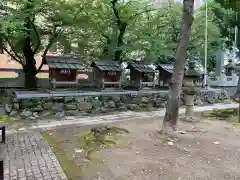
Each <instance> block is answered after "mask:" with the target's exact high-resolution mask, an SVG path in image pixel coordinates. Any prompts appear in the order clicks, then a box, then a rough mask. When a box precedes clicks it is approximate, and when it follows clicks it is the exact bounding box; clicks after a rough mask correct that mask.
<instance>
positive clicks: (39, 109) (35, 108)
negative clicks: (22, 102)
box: [31, 105, 44, 112]
mask: <svg viewBox="0 0 240 180" xmlns="http://www.w3.org/2000/svg"><path fill="white" fill-rule="evenodd" d="M31 110H32V111H33V112H42V111H43V110H44V109H43V108H42V106H41V105H37V106H36V107H34V108H32V109H31Z"/></svg>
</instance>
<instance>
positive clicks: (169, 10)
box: [0, 0, 222, 76]
mask: <svg viewBox="0 0 240 180" xmlns="http://www.w3.org/2000/svg"><path fill="white" fill-rule="evenodd" d="M169 2H170V3H169V5H168V6H164V7H160V6H157V5H156V4H154V3H149V1H148V0H142V1H141V3H139V1H136V0H130V1H120V0H111V1H110V0H102V1H99V0H94V1H90V0H82V1H77V0H68V1H67V0H60V1H59V0H51V1H45V0H24V1H19V0H5V1H1V2H0V7H1V9H2V11H1V12H0V13H1V17H2V18H1V19H0V33H1V39H0V45H1V46H2V47H3V49H4V51H5V52H6V53H8V54H9V55H10V56H11V57H12V59H13V60H15V61H17V62H19V63H20V64H21V65H22V66H23V69H25V71H26V72H28V73H29V74H31V75H32V76H35V75H36V74H37V73H38V72H39V70H40V69H41V66H40V67H37V68H35V64H36V61H35V57H36V55H39V54H40V55H42V61H43V62H44V60H45V59H44V58H45V55H46V54H47V53H48V52H49V51H58V52H60V53H62V54H74V55H76V56H79V57H80V58H81V60H83V61H84V62H85V63H86V64H89V62H90V61H91V60H93V59H113V60H116V61H120V62H123V61H132V60H136V59H137V60H144V61H147V62H148V63H169V62H173V61H174V54H175V51H176V47H177V43H178V41H179V32H180V22H181V14H182V4H181V3H173V2H171V1H169ZM209 11H210V12H209V17H208V24H209V27H208V34H209V35H208V47H209V48H208V49H209V53H208V56H209V58H210V59H212V60H211V61H209V68H210V69H212V68H213V66H214V59H215V54H216V51H217V50H218V49H220V46H221V40H220V37H221V33H222V29H221V27H220V24H221V23H220V22H217V21H216V20H215V19H219V18H218V17H216V13H215V12H214V10H213V9H210V10H209ZM204 16H205V12H204V8H199V9H197V10H196V11H195V12H194V17H195V21H194V24H193V28H192V33H191V38H190V45H189V47H188V56H189V57H197V58H198V59H199V60H200V61H201V60H203V59H204V27H205V22H204ZM214 20H215V21H214Z"/></svg>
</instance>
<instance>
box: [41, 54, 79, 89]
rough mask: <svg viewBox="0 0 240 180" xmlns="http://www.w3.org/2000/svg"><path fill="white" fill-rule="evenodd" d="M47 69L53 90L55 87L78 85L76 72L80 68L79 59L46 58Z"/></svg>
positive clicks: (67, 57) (65, 57) (68, 57)
mask: <svg viewBox="0 0 240 180" xmlns="http://www.w3.org/2000/svg"><path fill="white" fill-rule="evenodd" d="M45 64H47V65H48V67H49V80H50V84H51V85H52V87H53V89H55V88H56V86H61V87H68V86H76V85H77V84H78V80H77V71H78V70H79V69H80V68H81V66H80V64H79V59H77V58H74V57H70V56H46V62H45Z"/></svg>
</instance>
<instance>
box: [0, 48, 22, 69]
mask: <svg viewBox="0 0 240 180" xmlns="http://www.w3.org/2000/svg"><path fill="white" fill-rule="evenodd" d="M2 48H3V50H4V51H5V52H6V53H7V54H8V55H9V56H11V58H12V59H14V60H15V61H17V62H18V63H19V64H21V65H22V67H24V66H25V65H24V64H23V62H22V61H21V60H20V59H17V57H16V56H15V55H14V54H12V53H11V52H10V51H9V50H8V49H7V48H5V47H4V46H3V47H2Z"/></svg>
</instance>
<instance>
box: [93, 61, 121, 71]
mask: <svg viewBox="0 0 240 180" xmlns="http://www.w3.org/2000/svg"><path fill="white" fill-rule="evenodd" d="M91 67H98V68H99V69H100V70H101V71H122V69H121V65H120V64H119V63H118V62H117V61H111V60H99V61H93V62H92V64H91Z"/></svg>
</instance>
